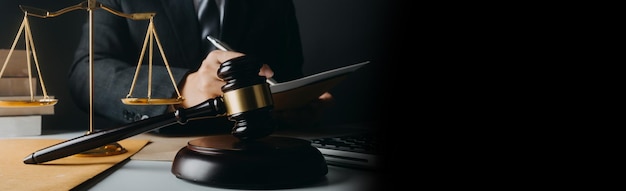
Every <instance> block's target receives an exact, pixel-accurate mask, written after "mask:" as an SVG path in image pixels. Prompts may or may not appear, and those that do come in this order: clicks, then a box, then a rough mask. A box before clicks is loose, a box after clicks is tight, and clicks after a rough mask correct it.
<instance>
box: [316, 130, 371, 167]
mask: <svg viewBox="0 0 626 191" xmlns="http://www.w3.org/2000/svg"><path fill="white" fill-rule="evenodd" d="M378 142H379V139H378V138H376V136H375V134H374V133H358V134H348V135H336V136H332V137H321V138H314V139H311V145H313V146H314V147H316V148H317V149H318V150H319V151H320V152H321V153H322V155H323V156H324V158H325V159H326V163H327V164H329V165H336V166H344V167H355V168H363V169H376V167H377V166H378V164H377V163H378V160H379V156H380V155H379V154H380V151H381V150H380V149H379V146H380V145H379V143H378Z"/></svg>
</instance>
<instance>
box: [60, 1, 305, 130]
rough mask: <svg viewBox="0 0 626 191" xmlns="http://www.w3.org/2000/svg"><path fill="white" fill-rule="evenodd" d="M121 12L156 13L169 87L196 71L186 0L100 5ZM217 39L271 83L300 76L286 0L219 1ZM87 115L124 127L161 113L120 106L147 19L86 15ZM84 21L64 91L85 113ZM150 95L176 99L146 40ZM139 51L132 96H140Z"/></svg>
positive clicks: (193, 25) (200, 55)
mask: <svg viewBox="0 0 626 191" xmlns="http://www.w3.org/2000/svg"><path fill="white" fill-rule="evenodd" d="M98 2H100V3H102V4H103V5H104V6H106V7H109V8H111V9H113V10H117V11H120V12H123V13H146V12H153V13H156V15H155V16H154V22H153V23H154V26H155V30H156V34H157V37H158V39H159V41H160V43H161V44H162V48H163V50H164V53H165V58H166V60H167V61H168V64H169V66H170V69H171V71H172V74H173V76H174V78H175V81H176V84H179V83H181V80H182V79H183V77H184V76H185V74H187V73H188V72H190V71H193V70H196V68H197V67H199V65H200V64H201V62H202V60H203V59H204V58H205V56H206V55H207V54H208V53H207V52H202V51H200V50H201V48H200V46H201V41H202V40H206V39H203V38H202V37H200V29H199V27H198V21H197V16H196V12H195V9H194V6H193V0H100V1H98ZM225 3H226V4H225V8H224V18H223V25H222V32H221V34H222V36H221V37H220V38H221V40H222V41H224V42H225V43H227V44H229V45H230V46H231V47H232V48H233V49H235V50H237V51H239V52H243V53H245V54H247V55H250V56H255V57H257V58H258V59H260V60H261V61H262V62H263V63H265V64H269V65H270V67H271V68H272V69H273V70H274V78H275V79H276V80H277V81H287V80H292V79H295V78H298V77H301V76H302V62H303V58H302V47H301V42H300V34H299V28H298V23H297V19H296V15H295V10H294V5H293V2H292V1H291V0H225ZM93 21H94V30H93V31H94V47H93V48H94V55H93V56H94V66H93V67H94V68H93V70H94V75H93V76H94V111H95V112H94V113H95V115H99V116H104V117H106V118H108V119H111V120H114V121H116V122H119V123H128V122H132V121H136V120H140V119H142V118H145V117H151V116H155V115H160V114H163V113H165V111H166V107H167V106H132V105H124V104H123V103H122V102H121V100H120V99H122V98H125V97H126V96H127V95H128V94H129V92H130V87H131V84H132V82H133V79H134V78H133V77H134V76H135V72H136V69H137V63H138V61H139V56H140V54H141V50H142V47H143V43H144V40H145V37H146V32H147V29H148V24H149V21H148V20H131V19H127V18H124V17H120V16H116V15H114V14H112V13H110V12H108V11H106V10H105V9H96V10H94V19H93ZM88 24H89V23H88V22H87V23H85V26H84V28H83V36H82V37H81V41H80V43H79V46H78V49H77V50H76V54H75V59H74V63H73V65H72V67H71V69H70V72H69V78H70V84H69V87H70V91H71V94H72V96H73V98H74V100H75V102H76V103H77V104H78V106H79V107H80V108H82V109H84V110H85V111H88V109H89V40H88V36H89V35H88V34H89V27H88V26H89V25H88ZM154 50H155V52H154V55H153V59H154V61H153V70H152V87H151V97H152V98H171V97H173V96H175V95H176V92H175V89H174V86H173V84H172V81H171V79H170V77H169V75H168V73H167V70H166V67H165V64H164V62H163V60H164V59H162V57H161V55H160V53H159V51H158V46H157V43H156V42H155V43H154ZM148 56H149V54H148V53H147V52H146V53H145V55H144V60H143V61H142V63H143V64H144V65H143V67H141V68H140V69H141V70H140V74H139V75H138V78H137V81H136V82H135V87H134V89H133V92H132V97H147V93H148V80H149V79H148V75H147V73H148V67H147V65H145V64H147V63H148V62H147V61H148V59H147V58H148Z"/></svg>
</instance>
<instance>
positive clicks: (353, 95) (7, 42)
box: [0, 0, 393, 131]
mask: <svg viewBox="0 0 626 191" xmlns="http://www.w3.org/2000/svg"><path fill="white" fill-rule="evenodd" d="M80 2H83V1H80V0H55V1H50V0H12V1H4V0H3V1H0V48H2V49H9V48H10V47H11V44H12V43H13V40H14V38H15V35H16V34H17V31H18V29H19V26H20V24H21V22H22V20H23V17H24V15H23V12H21V10H20V9H19V7H18V6H19V5H26V6H31V7H36V8H41V9H45V10H48V11H50V12H54V11H58V10H60V9H63V8H66V7H69V6H72V5H76V4H78V3H80ZM387 2H388V1H385V0H294V3H295V5H296V12H297V16H298V20H299V22H300V29H301V36H302V43H303V46H304V56H305V66H304V72H305V74H307V75H308V74H314V73H318V72H322V71H326V70H330V69H334V68H338V67H341V66H346V65H350V64H355V63H358V62H362V61H367V60H369V61H371V63H370V64H368V65H366V66H364V67H363V68H361V69H360V70H358V72H356V73H354V74H352V75H351V76H350V77H349V78H348V79H346V80H345V81H343V82H342V83H341V84H339V85H338V86H336V87H335V88H333V89H332V90H331V93H333V95H334V96H335V99H336V104H335V106H334V107H333V108H331V109H330V110H328V111H327V112H326V113H325V114H324V117H323V120H322V124H323V125H340V124H351V123H362V124H370V125H371V124H375V123H374V122H376V121H377V119H380V118H381V116H384V114H385V113H387V112H388V111H385V110H383V109H382V108H381V107H380V105H383V104H385V103H386V101H384V100H383V98H382V95H384V93H385V92H384V91H382V87H383V86H385V84H383V81H384V78H385V76H384V75H383V65H386V64H388V63H385V62H388V61H389V60H390V59H388V55H387V52H386V51H390V50H389V48H386V47H388V44H390V43H389V39H392V38H391V36H390V33H389V32H387V31H389V30H391V23H392V20H393V18H392V17H391V13H392V9H391V6H390V5H389V4H390V3H387ZM87 16H88V15H87V11H85V10H76V11H72V12H68V13H65V14H63V15H60V16H58V17H53V18H47V19H41V18H37V17H29V21H30V27H31V29H32V33H33V39H34V43H35V46H36V47H35V48H36V50H37V53H38V55H37V56H38V59H39V63H40V68H41V71H42V76H43V79H44V82H45V85H46V89H47V91H48V95H52V96H55V98H57V99H58V100H59V103H58V104H57V105H56V106H55V114H54V115H50V116H44V117H43V129H44V131H45V130H55V129H84V130H88V128H89V127H88V126H89V115H88V114H87V113H85V112H82V111H81V110H79V109H78V108H77V107H76V106H75V104H74V103H73V101H72V99H71V97H70V95H69V91H68V88H67V84H68V81H67V80H68V79H67V72H68V70H69V67H70V65H71V63H72V59H73V51H74V49H75V48H76V46H77V42H78V38H79V36H80V31H81V25H82V24H83V22H85V21H86V20H87ZM95 39H96V40H97V37H95ZM23 47H24V40H23V37H22V38H21V39H20V42H19V43H18V48H20V49H24V48H23ZM95 83H97V82H95ZM94 124H95V126H96V128H107V127H108V126H110V125H111V124H109V123H108V122H107V121H106V120H104V119H102V118H99V117H96V118H94Z"/></svg>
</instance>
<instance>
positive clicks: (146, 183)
mask: <svg viewBox="0 0 626 191" xmlns="http://www.w3.org/2000/svg"><path fill="white" fill-rule="evenodd" d="M83 133H84V132H69V133H68V132H66V133H51V134H47V135H41V136H36V137H28V138H59V139H70V138H74V137H78V136H80V135H82V134H83ZM3 138H4V137H0V139H3ZM11 138H19V137H11ZM25 138H26V137H25ZM171 166H172V162H171V161H149V160H134V159H133V160H128V161H126V162H124V163H121V164H120V165H118V166H116V167H114V168H112V169H111V170H110V171H107V172H104V173H102V174H101V175H99V176H98V177H96V178H94V179H93V180H92V181H89V182H86V183H85V184H84V185H82V186H80V188H81V189H82V188H84V189H86V190H87V189H88V190H93V191H98V190H107V191H108V190H153V191H158V190H168V191H170V190H233V189H224V188H218V187H210V186H205V185H199V184H195V183H192V182H188V181H185V180H182V179H178V178H176V176H174V175H173V174H172V173H171ZM379 183H380V182H379V178H378V175H377V173H376V172H375V171H369V170H360V169H352V168H344V167H338V166H332V165H329V166H328V174H326V176H325V179H323V180H321V181H319V182H317V183H314V184H312V185H307V186H304V187H300V188H294V189H281V190H303V191H305V190H308V191H312V190H325V191H331V190H338V191H351V190H355V191H366V190H378V189H377V188H378V184H379Z"/></svg>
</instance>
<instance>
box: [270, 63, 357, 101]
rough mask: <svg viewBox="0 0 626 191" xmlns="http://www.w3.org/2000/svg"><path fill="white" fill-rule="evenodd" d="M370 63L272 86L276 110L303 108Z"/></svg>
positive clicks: (353, 65) (349, 66)
mask: <svg viewBox="0 0 626 191" xmlns="http://www.w3.org/2000/svg"><path fill="white" fill-rule="evenodd" d="M368 63H369V61H365V62H360V63H357V64H352V65H348V66H344V67H340V68H336V69H332V70H328V71H325V72H320V73H317V74H313V75H310V76H306V77H302V78H298V79H295V80H291V81H287V82H281V83H277V84H273V85H270V90H271V92H272V98H273V100H274V110H276V111H281V110H287V109H293V108H298V107H302V106H304V105H306V104H308V103H310V102H311V101H313V100H315V99H317V98H318V97H319V96H320V95H322V94H323V93H324V92H328V91H329V90H330V89H331V88H333V87H334V86H335V85H337V84H339V82H341V81H343V80H344V79H345V78H347V77H348V74H350V73H352V72H354V71H356V70H357V69H359V68H361V67H362V66H363V65H366V64H368Z"/></svg>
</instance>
